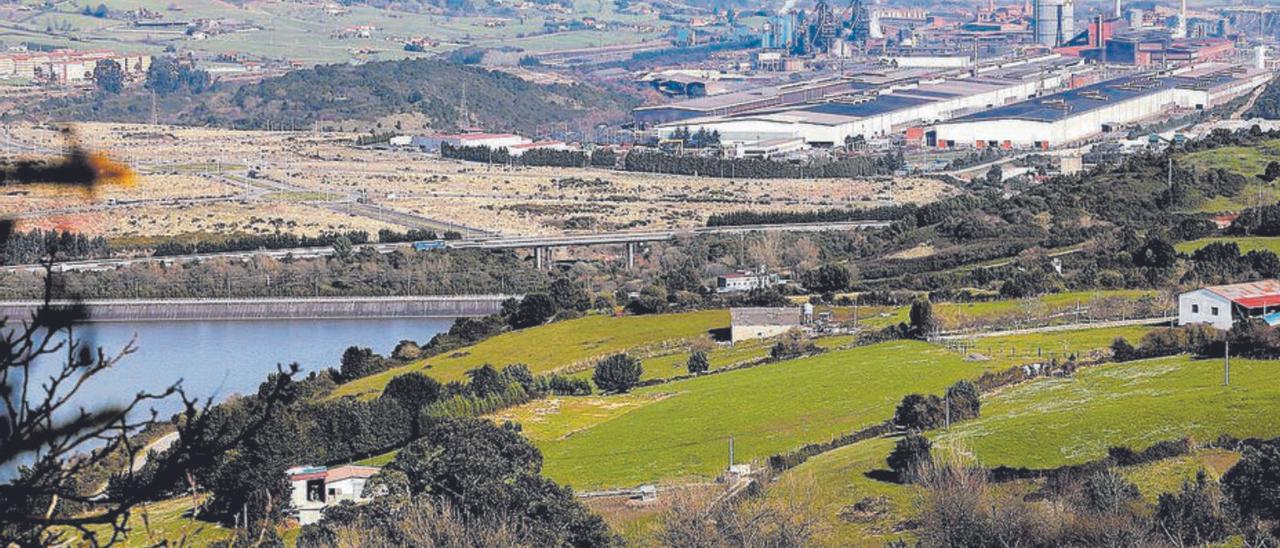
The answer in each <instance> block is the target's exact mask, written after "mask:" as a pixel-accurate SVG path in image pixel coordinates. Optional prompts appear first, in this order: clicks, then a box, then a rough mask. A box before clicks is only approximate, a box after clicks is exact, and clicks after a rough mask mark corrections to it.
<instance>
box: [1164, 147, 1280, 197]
mask: <svg viewBox="0 0 1280 548" xmlns="http://www.w3.org/2000/svg"><path fill="white" fill-rule="evenodd" d="M1277 155H1280V140H1272V141H1267V142H1264V143H1261V144H1259V145H1257V146H1251V147H1242V146H1230V147H1219V148H1215V149H1212V150H1201V151H1197V152H1193V153H1191V154H1187V155H1186V156H1184V157H1183V158H1182V159H1180V160H1178V163H1179V164H1180V165H1181V167H1183V168H1186V169H1197V170H1208V169H1225V170H1227V171H1231V172H1233V173H1238V174H1240V175H1244V176H1245V177H1246V178H1248V180H1249V181H1248V186H1247V188H1245V189H1244V191H1243V192H1241V193H1240V195H1238V196H1234V197H1222V196H1219V197H1216V198H1213V199H1211V200H1207V201H1205V202H1204V203H1203V204H1200V206H1199V208H1198V210H1199V211H1202V212H1210V213H1216V212H1221V211H1240V210H1242V209H1244V208H1246V207H1255V206H1258V205H1267V204H1274V203H1276V202H1278V201H1280V185H1278V184H1276V183H1275V182H1271V183H1264V182H1262V180H1261V179H1258V177H1257V175H1258V174H1260V173H1262V172H1263V171H1264V170H1266V167H1267V162H1270V161H1271V160H1272V159H1274V158H1275V157H1276V156H1277ZM1259 201H1261V203H1259Z"/></svg>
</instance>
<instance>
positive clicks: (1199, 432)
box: [933, 356, 1280, 468]
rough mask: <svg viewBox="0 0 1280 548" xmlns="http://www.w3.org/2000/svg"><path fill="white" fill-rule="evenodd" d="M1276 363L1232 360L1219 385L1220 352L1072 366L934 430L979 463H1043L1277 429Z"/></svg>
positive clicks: (997, 397)
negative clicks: (1226, 382) (1070, 372)
mask: <svg viewBox="0 0 1280 548" xmlns="http://www.w3.org/2000/svg"><path fill="white" fill-rule="evenodd" d="M1278 373H1280V362H1276V361H1260V360H1244V359H1235V360H1232V361H1231V385H1230V386H1223V384H1222V380H1223V368H1222V362H1221V360H1196V359H1192V358H1191V357H1188V356H1173V357H1168V358H1159V359H1152V360H1142V361H1136V362H1127V363H1119V364H1109V365H1104V366H1098V367H1091V368H1086V369H1084V370H1081V371H1080V372H1078V373H1076V375H1075V376H1073V377H1070V378H1063V379H1043V380H1038V381H1035V382H1030V383H1026V384H1022V385H1018V386H1015V387H1011V388H1009V389H1006V390H1002V391H1000V392H998V393H996V394H994V395H991V396H989V397H987V398H984V400H983V402H982V417H981V418H979V419H977V420H973V421H969V422H964V423H961V424H959V425H956V426H955V427H953V428H952V429H951V430H950V431H948V432H941V433H937V434H935V435H934V436H933V437H934V438H935V440H936V441H937V442H939V443H940V444H942V445H948V444H950V445H954V446H957V447H962V448H964V450H965V451H969V452H972V453H973V456H975V457H976V458H977V459H978V461H979V462H981V463H982V464H983V465H984V466H998V465H1007V466H1025V467H1034V468H1047V467H1055V466H1061V465H1064V464H1076V463H1081V462H1085V461H1088V460H1092V459H1097V458H1100V457H1103V456H1106V452H1107V448H1108V447H1110V446H1121V445H1122V446H1128V447H1131V448H1144V447H1147V446H1150V445H1152V444H1154V443H1156V442H1160V441H1166V440H1175V439H1180V438H1183V437H1185V436H1192V437H1193V438H1196V439H1199V440H1211V439H1214V438H1216V437H1218V436H1219V435H1221V434H1230V435H1233V436H1237V437H1250V436H1256V437H1273V436H1276V435H1277V434H1280V422H1277V421H1276V420H1275V417H1276V416H1278V414H1280V384H1277V383H1276V382H1275V379H1276V378H1277V374H1278Z"/></svg>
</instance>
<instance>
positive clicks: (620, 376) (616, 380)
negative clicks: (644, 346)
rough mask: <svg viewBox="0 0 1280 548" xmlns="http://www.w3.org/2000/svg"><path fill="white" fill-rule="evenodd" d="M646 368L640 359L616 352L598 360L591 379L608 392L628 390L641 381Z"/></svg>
mask: <svg viewBox="0 0 1280 548" xmlns="http://www.w3.org/2000/svg"><path fill="white" fill-rule="evenodd" d="M642 374H644V368H643V367H642V366H641V365H640V360H637V359H635V358H632V357H631V356H628V355H626V354H614V355H612V356H609V357H607V358H604V359H602V360H600V361H598V362H596V368H595V372H594V373H593V374H592V375H591V380H592V381H593V382H595V383H596V386H598V387H599V388H600V390H603V391H606V392H627V391H629V390H631V387H633V386H635V385H636V383H637V382H640V376H641V375H642Z"/></svg>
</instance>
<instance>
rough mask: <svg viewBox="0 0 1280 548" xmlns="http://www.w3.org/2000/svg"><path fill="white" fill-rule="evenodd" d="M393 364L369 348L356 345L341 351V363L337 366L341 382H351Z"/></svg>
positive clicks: (388, 367) (381, 370) (379, 371)
mask: <svg viewBox="0 0 1280 548" xmlns="http://www.w3.org/2000/svg"><path fill="white" fill-rule="evenodd" d="M393 365H395V364H394V363H393V362H391V360H388V359H386V358H383V357H382V356H379V355H377V354H374V353H373V350H371V349H369V348H361V347H358V346H350V347H347V350H346V351H344V352H343V353H342V363H341V365H340V366H339V368H338V376H339V380H340V381H341V382H351V381H353V380H355V379H358V378H361V377H367V376H369V375H373V374H375V373H381V372H383V371H386V370H387V369H390V368H391V366H393Z"/></svg>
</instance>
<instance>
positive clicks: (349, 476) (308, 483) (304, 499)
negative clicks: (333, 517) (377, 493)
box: [285, 464, 379, 525]
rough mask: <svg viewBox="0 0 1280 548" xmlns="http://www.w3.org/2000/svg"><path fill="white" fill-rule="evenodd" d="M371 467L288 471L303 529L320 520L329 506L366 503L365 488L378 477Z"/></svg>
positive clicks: (293, 499) (314, 468) (313, 468)
mask: <svg viewBox="0 0 1280 548" xmlns="http://www.w3.org/2000/svg"><path fill="white" fill-rule="evenodd" d="M378 470H379V469H378V468H375V467H372V466H356V465H350V464H349V465H346V466H337V467H334V468H325V467H323V466H298V467H294V468H290V469H288V470H286V471H285V473H286V474H288V475H289V483H290V484H291V485H292V486H293V495H292V496H291V497H290V500H291V501H292V502H293V507H294V509H295V510H297V512H298V521H299V522H301V523H302V524H303V525H307V524H310V523H315V522H317V521H319V520H320V512H321V510H324V508H325V507H326V506H329V505H331V504H337V503H339V502H342V501H344V500H350V501H354V502H365V501H367V500H369V499H368V498H366V497H365V496H364V484H365V481H367V480H368V479H369V478H371V477H373V476H374V475H375V474H377V473H378Z"/></svg>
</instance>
